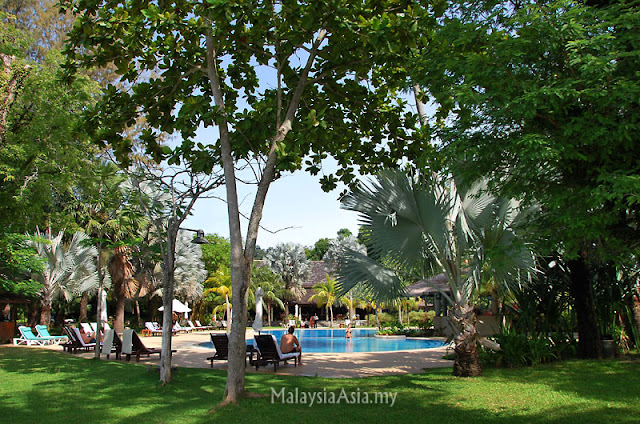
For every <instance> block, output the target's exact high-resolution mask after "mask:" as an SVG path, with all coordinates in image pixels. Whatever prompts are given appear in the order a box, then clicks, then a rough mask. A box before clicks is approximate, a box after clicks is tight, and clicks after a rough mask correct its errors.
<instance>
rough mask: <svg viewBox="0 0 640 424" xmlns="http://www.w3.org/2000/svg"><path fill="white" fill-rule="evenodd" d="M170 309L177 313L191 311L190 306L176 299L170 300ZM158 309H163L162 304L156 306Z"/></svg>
mask: <svg viewBox="0 0 640 424" xmlns="http://www.w3.org/2000/svg"><path fill="white" fill-rule="evenodd" d="M171 309H172V310H173V312H175V313H177V314H183V313H185V312H191V308H189V307H188V306H187V305H185V304H184V303H182V302H180V301H179V300H178V299H173V301H172V302H171ZM158 310H159V311H164V306H161V307H159V308H158Z"/></svg>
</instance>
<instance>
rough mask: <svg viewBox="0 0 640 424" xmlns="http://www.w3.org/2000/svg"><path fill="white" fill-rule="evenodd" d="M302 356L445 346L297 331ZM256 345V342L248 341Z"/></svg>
mask: <svg viewBox="0 0 640 424" xmlns="http://www.w3.org/2000/svg"><path fill="white" fill-rule="evenodd" d="M261 333H262V334H273V335H275V336H276V338H277V339H278V341H279V340H280V338H281V337H282V335H283V334H284V333H285V330H265V331H262V332H261ZM294 334H295V335H296V337H298V340H300V344H301V345H302V352H310V353H345V352H393V351H396V350H414V349H432V348H435V347H440V346H444V342H442V341H439V340H429V339H405V338H382V337H374V336H375V334H376V330H375V329H361V328H354V329H353V332H352V333H351V334H352V336H353V338H352V339H351V340H349V339H347V338H346V337H345V329H344V328H339V329H324V328H321V329H297V330H296V331H295V333H294ZM247 343H250V344H253V343H254V340H253V339H247ZM201 346H203V347H210V348H213V345H212V344H211V342H208V343H202V344H201Z"/></svg>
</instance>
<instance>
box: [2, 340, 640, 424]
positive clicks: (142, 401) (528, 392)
mask: <svg viewBox="0 0 640 424" xmlns="http://www.w3.org/2000/svg"><path fill="white" fill-rule="evenodd" d="M450 372H451V370H450V369H440V370H429V371H426V372H425V373H423V374H420V375H403V376H390V377H370V378H361V379H348V380H343V379H323V378H317V377H316V378H311V377H286V376H281V375H278V374H272V373H270V374H260V375H255V374H249V375H248V377H247V387H248V389H249V390H250V391H251V392H253V393H262V394H265V395H266V396H264V397H260V398H251V399H246V400H243V401H242V402H241V403H240V404H239V405H233V406H228V407H225V408H221V409H218V410H216V411H215V412H209V411H210V410H211V409H212V408H213V407H215V406H216V405H217V403H218V402H219V401H220V400H221V399H222V393H223V390H224V384H225V374H224V373H223V372H220V371H214V370H210V369H180V370H179V371H178V372H177V373H176V374H174V382H173V383H172V384H171V385H169V386H167V387H162V386H161V385H160V384H159V383H158V378H159V377H158V373H157V372H156V371H153V370H152V371H149V370H148V367H147V366H143V365H136V364H132V363H126V362H125V363H122V362H113V361H111V362H104V361H101V362H96V361H95V360H88V359H83V358H78V357H74V356H72V355H69V354H65V353H61V352H60V353H59V352H52V351H49V350H44V349H38V348H15V347H9V346H5V347H0V423H65V424H72V423H76V422H89V423H94V422H95V423H125V422H126V423H180V424H188V423H244V422H250V423H259V424H261V423H279V424H285V423H286V424H288V423H293V422H304V423H323V424H334V423H363V424H364V423H367V424H369V423H385V424H392V423H402V422H408V423H415V424H417V423H438V424H445V423H482V422H492V423H505V424H507V423H509V424H511V423H549V422H556V423H579V424H587V423H622V422H637V423H640V360H638V359H633V360H611V361H600V362H594V361H571V362H563V363H556V364H551V365H545V366H537V367H534V368H520V369H490V370H486V371H485V375H484V376H483V377H481V378H475V379H459V378H453V377H451V376H450V375H449V374H450ZM271 388H273V389H274V390H275V391H276V392H280V390H282V389H283V388H284V389H285V393H289V392H293V391H295V389H296V388H298V390H299V393H300V392H301V391H305V392H320V393H321V394H324V393H325V392H326V393H327V394H330V393H333V394H334V395H335V396H339V395H340V390H341V389H343V388H344V390H345V392H346V393H347V395H348V396H349V397H351V392H353V393H355V394H356V395H357V394H358V393H360V395H361V399H362V398H363V397H364V392H367V393H372V392H375V391H379V392H396V393H397V397H396V401H395V404H394V405H393V406H390V405H387V404H373V405H372V404H368V405H364V404H360V405H354V404H347V403H344V402H343V403H341V404H332V405H327V404H315V405H313V406H309V405H308V403H307V404H305V405H303V404H298V405H290V404H284V405H283V404H282V403H281V402H280V401H277V402H276V403H273V404H272V403H271V396H269V395H270V393H271Z"/></svg>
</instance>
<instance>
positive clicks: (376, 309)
mask: <svg viewBox="0 0 640 424" xmlns="http://www.w3.org/2000/svg"><path fill="white" fill-rule="evenodd" d="M374 313H375V315H376V325H377V326H378V330H380V329H381V328H382V325H380V315H378V307H377V306H376V307H375V309H374Z"/></svg>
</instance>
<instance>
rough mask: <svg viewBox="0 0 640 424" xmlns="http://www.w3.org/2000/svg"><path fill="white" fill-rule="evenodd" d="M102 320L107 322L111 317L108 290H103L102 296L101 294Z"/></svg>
mask: <svg viewBox="0 0 640 424" xmlns="http://www.w3.org/2000/svg"><path fill="white" fill-rule="evenodd" d="M100 301H101V302H102V303H101V305H100V321H102V322H107V321H109V317H108V316H107V292H106V291H104V290H102V296H100Z"/></svg>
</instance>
